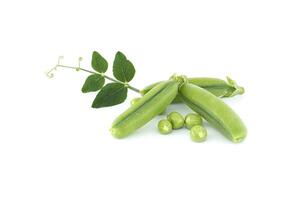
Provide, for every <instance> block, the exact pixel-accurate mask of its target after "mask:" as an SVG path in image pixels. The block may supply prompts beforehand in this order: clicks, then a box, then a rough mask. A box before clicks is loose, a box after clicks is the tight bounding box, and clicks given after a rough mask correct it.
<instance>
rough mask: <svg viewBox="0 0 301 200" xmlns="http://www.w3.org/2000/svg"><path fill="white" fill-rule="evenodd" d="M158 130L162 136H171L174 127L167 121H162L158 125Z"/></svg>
mask: <svg viewBox="0 0 301 200" xmlns="http://www.w3.org/2000/svg"><path fill="white" fill-rule="evenodd" d="M158 129H159V131H160V133H161V134H164V135H166V134H169V133H171V131H172V125H171V123H170V121H168V120H167V119H162V120H160V121H159V123H158Z"/></svg>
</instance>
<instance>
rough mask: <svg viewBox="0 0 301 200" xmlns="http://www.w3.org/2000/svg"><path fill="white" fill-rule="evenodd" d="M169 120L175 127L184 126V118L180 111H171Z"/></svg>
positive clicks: (168, 116)
mask: <svg viewBox="0 0 301 200" xmlns="http://www.w3.org/2000/svg"><path fill="white" fill-rule="evenodd" d="M167 119H168V121H170V123H171V124H172V128H173V129H180V128H182V127H183V126H184V118H183V116H182V115H181V114H180V113H178V112H171V113H169V114H168V115H167Z"/></svg>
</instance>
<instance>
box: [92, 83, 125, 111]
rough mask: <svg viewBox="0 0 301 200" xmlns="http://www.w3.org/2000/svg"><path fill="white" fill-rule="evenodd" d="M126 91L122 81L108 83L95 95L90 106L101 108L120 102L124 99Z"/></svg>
mask: <svg viewBox="0 0 301 200" xmlns="http://www.w3.org/2000/svg"><path fill="white" fill-rule="evenodd" d="M127 91H128V89H127V88H126V87H125V86H124V84H122V83H108V84H107V85H105V86H104V87H103V88H102V89H101V90H100V92H99V93H98V94H97V95H96V97H95V99H94V101H93V104H92V107H93V108H102V107H109V106H114V105H117V104H120V103H122V102H124V101H125V99H126V97H127Z"/></svg>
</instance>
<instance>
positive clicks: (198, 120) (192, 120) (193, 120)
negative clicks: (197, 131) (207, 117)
mask: <svg viewBox="0 0 301 200" xmlns="http://www.w3.org/2000/svg"><path fill="white" fill-rule="evenodd" d="M202 124H203V119H202V117H201V115H199V114H196V113H189V114H188V115H186V117H185V126H186V128H188V129H191V128H192V127H193V126H195V125H202Z"/></svg>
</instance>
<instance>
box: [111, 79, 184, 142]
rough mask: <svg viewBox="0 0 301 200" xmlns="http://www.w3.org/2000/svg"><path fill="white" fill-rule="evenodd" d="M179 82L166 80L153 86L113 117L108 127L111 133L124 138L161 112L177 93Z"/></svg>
mask: <svg viewBox="0 0 301 200" xmlns="http://www.w3.org/2000/svg"><path fill="white" fill-rule="evenodd" d="M179 84H180V81H177V80H168V81H163V82H161V83H159V84H157V85H156V86H155V87H153V88H152V89H151V90H150V91H149V92H148V93H147V94H145V95H144V96H143V97H142V98H141V99H140V100H139V101H137V103H135V104H133V105H132V106H131V107H129V108H128V109H127V110H126V111H124V112H123V113H122V114H121V115H119V116H118V117H117V118H116V119H115V121H114V122H113V124H112V128H111V129H110V130H111V133H112V135H113V136H114V137H116V138H124V137H126V136H128V135H130V134H131V133H133V132H134V131H135V130H137V129H138V128H140V127H142V126H144V125H145V124H146V123H147V122H149V121H150V120H151V119H153V118H154V117H155V116H157V115H158V114H160V113H162V112H163V111H164V110H165V109H166V107H167V106H168V105H169V104H170V103H171V102H172V101H173V100H174V98H175V97H176V95H177V94H178V87H179Z"/></svg>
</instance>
